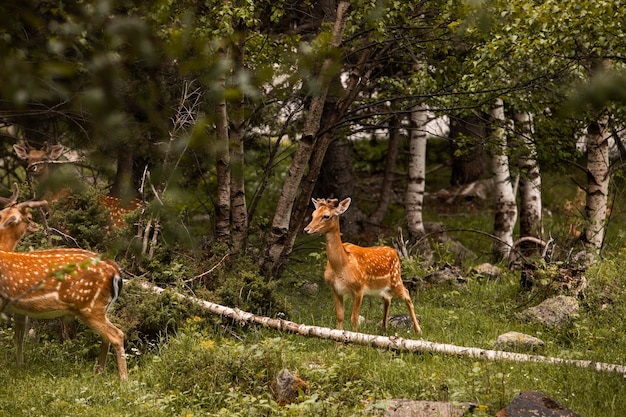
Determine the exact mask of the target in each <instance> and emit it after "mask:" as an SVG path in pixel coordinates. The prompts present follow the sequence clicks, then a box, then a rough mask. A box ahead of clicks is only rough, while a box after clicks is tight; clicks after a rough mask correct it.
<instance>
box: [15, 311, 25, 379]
mask: <svg viewBox="0 0 626 417" xmlns="http://www.w3.org/2000/svg"><path fill="white" fill-rule="evenodd" d="M13 321H14V323H15V330H14V331H15V333H14V334H13V341H14V342H15V352H16V355H17V366H18V367H22V366H24V334H25V333H26V325H27V324H28V317H26V316H24V315H22V314H13Z"/></svg>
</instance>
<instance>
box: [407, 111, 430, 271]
mask: <svg viewBox="0 0 626 417" xmlns="http://www.w3.org/2000/svg"><path fill="white" fill-rule="evenodd" d="M426 123H428V114H427V113H426V109H425V108H424V107H423V106H416V107H414V108H413V109H412V111H411V124H410V132H409V137H410V144H409V167H408V176H409V178H408V185H407V189H406V197H405V201H404V206H405V212H406V213H405V215H406V221H407V227H408V230H409V237H410V238H411V239H412V240H415V241H418V240H419V239H421V238H422V237H424V235H425V234H426V231H425V230H424V220H423V218H422V214H423V210H424V190H425V188H426V144H427V132H426ZM419 250H420V252H421V254H422V255H423V256H424V259H425V260H426V262H430V261H432V252H431V250H430V245H429V243H428V240H426V239H424V240H423V241H422V242H421V244H420V245H419Z"/></svg>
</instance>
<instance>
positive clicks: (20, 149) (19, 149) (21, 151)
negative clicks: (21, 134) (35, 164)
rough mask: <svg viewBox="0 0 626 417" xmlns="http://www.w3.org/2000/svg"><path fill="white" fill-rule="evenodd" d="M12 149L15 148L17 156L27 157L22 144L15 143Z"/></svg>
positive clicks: (26, 151)
mask: <svg viewBox="0 0 626 417" xmlns="http://www.w3.org/2000/svg"><path fill="white" fill-rule="evenodd" d="M13 149H14V150H15V153H16V154H17V157H18V158H20V159H28V149H26V147H25V146H24V145H18V144H15V145H13Z"/></svg>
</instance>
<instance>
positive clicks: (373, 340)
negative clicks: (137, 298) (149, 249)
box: [140, 282, 626, 374]
mask: <svg viewBox="0 0 626 417" xmlns="http://www.w3.org/2000/svg"><path fill="white" fill-rule="evenodd" d="M140 285H141V286H142V287H143V288H144V289H146V290H149V291H152V292H155V293H157V294H161V293H163V292H164V291H165V290H164V289H163V288H160V287H157V286H155V285H153V284H150V283H147V282H141V283H140ZM173 294H174V295H175V296H176V297H178V298H179V299H181V300H187V301H189V302H192V303H193V304H196V305H197V306H199V307H201V308H203V309H205V310H209V311H211V312H212V313H215V314H219V315H221V316H225V317H228V318H231V319H233V320H235V321H237V322H238V323H239V324H240V325H242V326H243V325H245V324H246V323H254V324H260V325H262V326H265V327H269V328H272V329H277V330H281V331H288V332H291V333H296V334H299V335H302V336H313V337H318V338H321V339H330V340H335V341H337V342H344V343H345V342H350V343H355V344H359V345H365V346H372V347H377V348H382V349H393V350H400V351H408V352H436V353H442V354H446V355H455V356H465V357H469V358H476V359H483V360H489V361H504V360H506V361H513V362H540V363H552V364H564V365H573V366H578V367H581V368H591V369H595V370H596V371H606V372H620V373H622V374H626V366H624V365H616V364H611V363H603V362H595V361H589V360H574V359H561V358H554V357H548V356H540V355H528V354H523V353H513V352H503V351H498V350H486V349H480V348H474V347H464V346H455V345H451V344H447V343H436V342H429V341H426V340H414V339H404V338H402V337H396V336H389V337H388V336H379V335H371V334H365V333H357V332H351V331H347V330H336V329H330V328H328V327H319V326H310V325H306V324H299V323H295V322H292V321H288V320H282V319H273V318H270V317H263V316H257V315H255V314H252V313H248V312H246V311H242V310H239V309H237V308H230V307H226V306H223V305H219V304H215V303H211V302H209V301H205V300H202V299H199V298H196V297H192V296H188V295H183V294H180V293H177V292H174V293H173Z"/></svg>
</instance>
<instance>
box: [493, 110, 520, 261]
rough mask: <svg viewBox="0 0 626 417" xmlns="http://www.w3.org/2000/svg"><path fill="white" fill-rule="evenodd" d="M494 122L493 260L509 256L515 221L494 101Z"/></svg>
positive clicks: (503, 140)
mask: <svg viewBox="0 0 626 417" xmlns="http://www.w3.org/2000/svg"><path fill="white" fill-rule="evenodd" d="M491 118H492V122H493V123H494V125H495V126H494V129H493V139H494V142H495V144H496V152H495V154H494V155H493V158H492V170H493V176H494V182H495V192H496V213H495V221H494V226H493V228H494V231H493V234H494V236H496V238H497V240H496V241H495V242H494V245H493V255H494V257H495V259H496V260H500V259H506V258H508V257H509V253H510V252H511V248H512V246H513V229H514V228H515V222H516V221H517V205H516V203H515V195H514V194H513V184H512V183H511V174H510V172H509V158H508V156H507V140H506V131H505V129H504V124H505V118H504V103H503V102H502V100H501V99H497V100H496V103H495V104H494V106H493V108H492V110H491Z"/></svg>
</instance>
